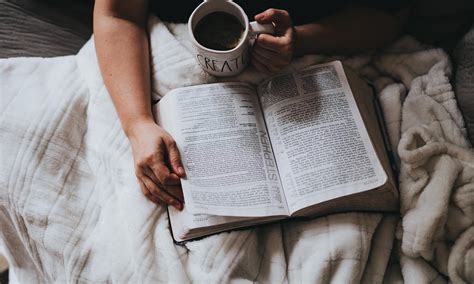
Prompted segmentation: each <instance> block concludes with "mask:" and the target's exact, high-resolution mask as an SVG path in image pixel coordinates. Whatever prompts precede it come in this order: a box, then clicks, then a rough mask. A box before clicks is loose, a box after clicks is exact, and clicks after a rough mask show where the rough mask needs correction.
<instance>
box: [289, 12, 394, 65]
mask: <svg viewBox="0 0 474 284" xmlns="http://www.w3.org/2000/svg"><path fill="white" fill-rule="evenodd" d="M401 28H402V21H401V20H400V18H398V17H396V16H393V15H389V14H387V13H384V12H381V11H378V10H375V9H372V8H368V7H352V8H349V9H346V10H342V11H340V12H337V13H335V14H333V15H330V16H328V17H326V18H323V19H321V20H320V21H318V22H315V23H310V24H306V25H301V26H296V27H295V30H296V38H297V39H296V46H295V51H296V52H295V53H296V55H300V56H301V55H305V54H314V53H328V52H342V53H347V52H352V51H356V50H360V49H371V48H378V47H382V46H384V45H385V44H387V43H389V42H390V41H391V40H393V39H394V38H395V37H396V36H397V35H398V34H399V32H400V31H401Z"/></svg>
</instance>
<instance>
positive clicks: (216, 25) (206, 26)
mask: <svg viewBox="0 0 474 284" xmlns="http://www.w3.org/2000/svg"><path fill="white" fill-rule="evenodd" d="M243 32H244V27H243V26H242V24H241V23H240V21H239V19H237V18H236V17H235V16H233V15H231V14H228V13H225V12H212V13H210V14H208V15H206V16H204V17H203V18H202V19H201V20H200V21H199V22H198V23H197V25H196V27H195V28H194V37H195V38H196V40H197V41H198V42H199V43H200V44H201V45H203V46H205V47H207V48H210V49H214V50H229V49H232V48H234V47H236V46H237V45H238V44H239V42H240V39H241V37H242V33H243Z"/></svg>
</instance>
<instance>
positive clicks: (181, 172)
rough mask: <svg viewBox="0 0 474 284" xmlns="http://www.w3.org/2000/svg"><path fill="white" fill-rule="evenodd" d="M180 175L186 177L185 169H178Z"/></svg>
mask: <svg viewBox="0 0 474 284" xmlns="http://www.w3.org/2000/svg"><path fill="white" fill-rule="evenodd" d="M178 174H179V175H180V176H182V175H184V169H183V167H179V168H178Z"/></svg>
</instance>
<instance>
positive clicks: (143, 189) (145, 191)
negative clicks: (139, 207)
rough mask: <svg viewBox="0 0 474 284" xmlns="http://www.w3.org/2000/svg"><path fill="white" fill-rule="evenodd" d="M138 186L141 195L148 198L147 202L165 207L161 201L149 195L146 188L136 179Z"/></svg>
mask: <svg viewBox="0 0 474 284" xmlns="http://www.w3.org/2000/svg"><path fill="white" fill-rule="evenodd" d="M138 184H139V185H140V190H141V191H142V193H143V195H145V197H146V198H148V200H150V201H151V202H153V203H155V204H158V205H165V204H164V203H163V201H161V200H160V199H159V198H158V197H156V196H154V195H153V194H151V192H150V191H149V190H148V188H146V186H145V184H144V183H143V181H141V180H140V179H138Z"/></svg>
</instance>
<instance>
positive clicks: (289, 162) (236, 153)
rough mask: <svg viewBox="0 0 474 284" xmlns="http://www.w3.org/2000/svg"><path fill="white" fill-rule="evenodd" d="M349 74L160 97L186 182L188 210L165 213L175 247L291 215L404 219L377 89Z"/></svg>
mask: <svg viewBox="0 0 474 284" xmlns="http://www.w3.org/2000/svg"><path fill="white" fill-rule="evenodd" d="M347 74H348V77H349V81H348V79H347V77H346V73H345V71H344V68H343V66H342V64H341V63H340V62H339V61H334V62H330V63H326V64H320V65H314V66H311V67H309V68H306V69H304V70H300V71H294V72H290V73H287V74H280V75H277V76H275V77H272V78H270V79H268V80H266V81H264V82H263V83H261V84H259V85H258V86H257V88H255V87H253V86H252V85H249V84H245V83H239V82H225V83H215V84H205V85H198V86H192V87H184V88H177V89H174V90H172V91H170V92H169V93H168V94H167V95H166V96H165V97H164V98H163V99H161V100H160V101H159V103H157V104H156V105H155V109H154V110H155V116H156V119H157V121H158V123H159V124H160V125H161V126H162V127H163V128H164V129H165V130H167V131H168V132H169V133H170V134H171V135H172V136H173V137H174V139H175V140H176V143H177V145H178V148H179V151H180V153H181V158H182V161H183V164H184V168H185V171H186V175H187V176H186V178H184V179H182V181H181V184H182V188H183V193H184V199H185V208H184V209H183V211H178V210H176V209H174V208H172V207H169V208H168V212H169V218H170V224H171V228H172V232H173V237H174V239H175V241H177V242H181V241H185V240H190V239H194V238H198V237H202V236H205V235H209V234H212V233H216V232H221V231H227V230H230V229H234V228H239V227H246V226H252V225H256V224H261V223H267V222H272V221H275V220H279V219H284V218H290V217H303V216H308V217H310V216H319V215H322V214H328V213H335V212H347V211H353V210H357V211H397V210H398V192H397V188H396V185H395V183H394V178H393V172H392V170H391V165H390V161H389V158H388V155H387V152H386V147H385V143H384V140H383V137H382V132H381V131H380V125H379V122H378V119H377V114H376V112H375V109H374V105H373V101H374V99H373V93H372V90H371V88H369V87H368V86H367V85H366V84H364V83H363V82H362V81H361V80H360V79H359V78H358V77H356V76H353V75H352V73H347ZM349 75H350V76H349ZM349 82H350V85H351V86H350V85H349ZM352 90H357V91H354V94H353V91H352Z"/></svg>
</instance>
